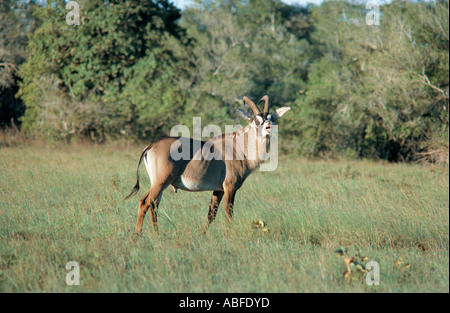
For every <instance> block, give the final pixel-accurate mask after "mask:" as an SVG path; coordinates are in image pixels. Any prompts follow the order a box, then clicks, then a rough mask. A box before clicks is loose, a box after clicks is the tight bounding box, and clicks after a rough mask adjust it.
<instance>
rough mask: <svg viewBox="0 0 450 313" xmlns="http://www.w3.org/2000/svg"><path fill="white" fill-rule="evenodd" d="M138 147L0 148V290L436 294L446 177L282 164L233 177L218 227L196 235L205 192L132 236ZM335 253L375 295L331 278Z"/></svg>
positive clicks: (441, 270) (336, 272)
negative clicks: (371, 281)
mask: <svg viewBox="0 0 450 313" xmlns="http://www.w3.org/2000/svg"><path fill="white" fill-rule="evenodd" d="M141 148H142V147H136V146H134V147H122V148H113V147H83V146H69V147H66V148H64V149H63V148H44V147H37V146H32V147H15V148H1V149H0V240H1V246H0V292H92V291H95V292H449V176H448V171H447V170H444V169H439V168H433V167H431V166H421V165H407V164H387V163H375V162H368V161H360V162H333V163H330V162H327V163H325V162H311V161H300V160H296V159H291V158H282V159H281V160H280V164H279V167H278V169H277V171H275V172H259V171H257V172H255V173H254V174H252V175H251V176H250V177H249V179H248V180H247V181H246V183H245V184H244V186H243V187H242V188H241V190H240V191H239V192H238V194H237V197H236V206H235V218H234V221H233V225H232V227H231V228H228V227H227V225H226V223H225V216H224V213H223V209H222V208H223V203H222V205H221V207H220V209H219V213H218V216H217V219H216V221H215V222H214V223H213V224H212V226H211V227H210V229H209V231H208V233H207V235H206V236H203V235H202V234H201V230H202V227H203V225H204V222H205V219H206V215H207V211H208V208H207V207H208V204H209V200H210V196H211V195H210V193H209V192H203V193H188V192H183V191H179V192H178V193H177V194H175V193H174V192H173V191H172V190H171V188H169V189H167V190H166V192H165V193H164V196H163V200H162V204H161V207H160V211H159V212H160V213H159V230H160V232H159V234H154V233H153V232H152V230H151V223H150V220H149V219H148V218H147V219H146V220H145V222H144V230H143V235H142V236H141V237H135V236H133V232H134V226H135V222H136V216H137V206H138V201H139V199H140V197H141V196H142V195H143V194H144V192H145V189H147V187H149V182H148V178H147V174H146V173H145V170H144V169H141V171H142V175H141V177H143V179H142V180H141V186H142V188H141V191H140V192H139V194H138V196H137V197H134V198H132V199H131V200H128V201H126V202H124V201H123V198H124V196H126V195H127V194H128V193H129V192H130V190H131V188H132V187H133V185H134V183H135V170H136V166H137V161H138V158H139V155H140V152H141ZM259 219H261V220H263V221H265V222H266V223H267V227H268V229H269V231H267V232H266V231H262V230H260V229H253V228H252V225H251V224H252V222H253V221H255V220H259ZM340 248H344V249H346V255H347V256H349V257H352V256H355V255H359V256H361V257H362V256H367V257H368V259H369V260H374V261H376V262H378V263H379V265H380V285H378V286H368V285H367V284H366V283H365V280H364V279H363V278H362V276H361V275H358V273H353V274H352V275H351V276H349V277H347V278H344V276H343V273H344V272H345V271H346V264H345V263H344V261H343V258H341V256H340V255H338V254H337V253H336V252H335V251H336V250H337V249H340ZM69 261H76V262H78V263H79V264H80V280H81V284H80V285H79V286H69V285H66V275H67V273H68V272H69V271H68V270H66V268H65V265H66V263H67V262H69ZM352 269H353V270H355V269H356V267H353V268H352ZM348 278H353V279H352V280H350V279H348Z"/></svg>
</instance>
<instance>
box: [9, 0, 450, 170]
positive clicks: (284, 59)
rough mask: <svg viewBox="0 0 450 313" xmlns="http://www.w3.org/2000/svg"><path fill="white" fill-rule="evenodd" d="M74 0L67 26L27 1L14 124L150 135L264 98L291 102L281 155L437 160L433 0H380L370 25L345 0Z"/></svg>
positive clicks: (441, 115)
mask: <svg viewBox="0 0 450 313" xmlns="http://www.w3.org/2000/svg"><path fill="white" fill-rule="evenodd" d="M79 2H80V3H81V16H82V20H81V25H79V26H68V25H67V24H66V23H65V15H66V14H67V12H68V11H67V10H66V9H65V2H64V1H62V0H53V1H48V5H47V6H46V7H36V6H35V7H33V8H34V9H33V10H34V16H35V18H36V19H40V20H42V21H43V23H42V25H41V26H40V27H39V28H37V29H36V30H35V31H33V32H32V33H31V35H30V43H29V46H28V53H29V56H28V58H27V60H26V62H25V64H23V65H22V66H21V67H20V76H21V78H22V79H23V81H22V83H21V89H20V93H19V96H20V100H21V101H23V102H24V103H25V105H26V113H25V116H24V117H23V127H22V130H23V131H24V132H26V133H29V134H34V135H38V136H43V137H45V138H49V139H52V140H53V139H65V140H67V141H70V140H72V139H73V138H74V137H77V138H89V139H91V140H94V141H105V140H107V139H115V138H120V137H125V138H127V139H133V140H136V139H145V140H154V139H156V138H158V137H160V136H163V135H168V133H169V130H170V127H172V126H173V125H175V124H179V123H182V124H186V125H191V121H192V117H193V116H201V117H202V118H203V123H204V124H209V123H215V124H218V125H224V124H230V123H236V122H241V121H239V120H238V119H237V117H236V115H235V114H234V111H235V110H236V109H237V108H238V107H240V106H243V104H242V100H241V99H242V97H243V96H244V95H247V96H250V97H251V98H253V99H254V100H259V98H260V97H261V96H262V95H264V94H268V95H270V97H271V100H272V104H273V106H274V107H275V108H276V107H278V106H283V105H290V106H292V108H293V110H292V112H290V113H289V114H287V115H286V117H284V118H283V121H282V127H280V130H281V135H282V137H283V145H282V150H283V152H287V153H296V154H299V155H303V156H308V157H316V156H319V157H335V156H339V155H345V156H347V157H351V158H355V157H356V158H375V159H387V160H390V161H402V160H404V161H412V160H419V159H420V160H424V161H427V162H428V161H431V162H438V163H442V164H448V146H449V144H448V142H449V138H448V131H449V127H448V99H449V98H448V92H449V90H448V85H449V77H448V66H449V61H448V60H449V54H448V48H449V39H448V22H449V21H448V16H449V8H448V1H446V0H440V1H435V2H428V1H427V2H425V1H393V2H390V3H389V4H385V5H383V6H381V7H380V14H381V18H380V25H378V26H377V25H368V24H367V23H366V15H367V13H368V10H367V9H366V8H365V6H362V5H359V4H355V2H354V1H353V2H352V1H325V2H324V3H323V4H322V5H321V6H310V7H300V6H295V5H294V6H292V5H288V4H285V3H284V2H282V1H281V0H248V1H247V0H246V1H244V0H217V1H209V0H196V2H195V3H194V4H193V5H192V6H191V7H188V8H186V9H185V10H184V11H183V12H180V11H179V10H178V9H176V8H175V7H174V6H173V5H172V4H171V3H170V2H169V1H168V0H152V1H138V0H134V1H125V0H114V1H112V0H110V1H100V0H96V1H79ZM8 14H11V12H10V13H8ZM17 55H18V56H20V53H18V54H17ZM19 63H20V62H19ZM437 160H439V161H437Z"/></svg>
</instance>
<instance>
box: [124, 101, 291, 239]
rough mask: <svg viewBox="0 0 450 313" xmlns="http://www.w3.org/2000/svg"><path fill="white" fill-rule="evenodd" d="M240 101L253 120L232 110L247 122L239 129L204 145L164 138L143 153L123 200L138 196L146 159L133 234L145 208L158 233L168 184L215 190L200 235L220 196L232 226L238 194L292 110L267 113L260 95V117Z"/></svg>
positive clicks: (247, 115) (207, 224)
mask: <svg viewBox="0 0 450 313" xmlns="http://www.w3.org/2000/svg"><path fill="white" fill-rule="evenodd" d="M243 100H244V102H245V103H247V104H248V105H249V106H250V107H251V109H252V111H253V113H254V117H252V116H251V115H250V114H249V113H247V112H246V111H243V110H239V109H238V110H236V112H237V113H238V114H239V115H240V116H241V117H243V118H244V119H245V120H246V121H247V123H248V125H247V126H246V127H244V128H242V129H239V130H237V131H235V132H232V133H228V134H225V135H220V136H215V137H212V138H211V139H209V140H208V141H198V140H195V139H192V138H185V137H166V138H163V139H161V140H159V141H156V142H155V143H153V144H151V145H149V146H147V147H146V148H145V149H144V151H143V152H142V154H141V157H140V159H139V163H138V167H137V181H136V185H135V186H134V188H133V190H132V191H131V193H130V194H129V195H128V196H127V197H126V198H125V199H128V198H129V197H131V196H133V195H134V194H136V193H137V192H138V190H139V167H140V166H141V162H142V160H144V163H145V167H146V169H147V172H148V175H149V177H150V182H151V188H150V190H149V191H148V192H147V194H146V195H145V196H144V197H143V198H142V199H141V201H140V202H139V212H138V218H137V223H136V233H137V234H139V233H140V232H141V231H142V224H143V222H144V217H145V214H146V213H147V211H148V210H149V209H150V216H151V219H152V226H153V229H154V230H157V209H158V205H159V204H160V202H161V196H162V193H163V191H164V190H165V189H166V188H167V187H168V186H169V185H172V186H173V188H174V190H175V191H176V190H177V189H181V190H186V191H206V190H212V191H213V195H212V199H211V204H210V206H209V212H208V216H207V220H206V225H205V227H204V230H203V232H206V230H207V229H208V227H209V225H210V224H211V222H212V221H213V220H214V219H215V217H216V213H217V209H218V207H219V204H220V201H221V200H222V198H223V196H224V195H225V213H226V217H227V222H231V218H232V216H233V205H234V197H235V194H236V191H237V190H238V189H239V188H241V186H242V184H243V183H244V181H245V179H246V178H247V177H248V175H250V173H252V171H253V170H255V169H256V168H257V167H258V166H259V165H260V164H261V163H262V162H263V161H264V158H265V156H266V153H267V151H268V149H269V145H270V138H271V132H272V126H273V123H274V122H275V121H277V120H278V119H279V118H280V117H281V116H283V114H284V113H286V112H287V111H289V110H290V109H291V108H290V107H282V108H279V109H278V110H276V111H275V112H274V113H273V114H272V115H270V114H269V97H268V96H264V97H263V98H262V99H261V100H260V102H259V103H261V102H264V111H263V113H261V111H260V110H259V108H258V106H257V105H255V103H254V102H253V101H252V100H251V99H250V98H248V97H244V98H243ZM259 103H258V104H259ZM205 148H206V149H205ZM183 149H185V151H186V150H187V152H188V153H187V154H185V156H186V157H184V158H181V159H180V158H174V157H173V156H174V155H176V154H177V153H178V152H180V151H182V150H183ZM205 151H206V152H205Z"/></svg>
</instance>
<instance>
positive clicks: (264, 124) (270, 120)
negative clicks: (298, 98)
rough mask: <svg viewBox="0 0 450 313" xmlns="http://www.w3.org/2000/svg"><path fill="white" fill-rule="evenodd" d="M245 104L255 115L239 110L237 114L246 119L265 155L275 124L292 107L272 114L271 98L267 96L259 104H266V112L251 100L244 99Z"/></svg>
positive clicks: (282, 108) (280, 109) (283, 108)
mask: <svg viewBox="0 0 450 313" xmlns="http://www.w3.org/2000/svg"><path fill="white" fill-rule="evenodd" d="M243 100H244V102H245V103H246V104H248V105H249V106H250V108H251V109H252V111H253V115H254V116H251V115H250V114H249V113H248V112H247V111H244V110H241V109H237V110H236V113H238V114H239V115H240V116H241V117H242V118H244V119H245V120H246V121H247V123H248V126H247V127H249V128H250V130H249V131H251V132H252V133H254V134H255V136H256V140H257V144H258V146H260V147H263V149H264V155H265V153H266V152H267V151H268V150H269V148H270V138H271V135H272V129H273V124H274V123H275V122H276V121H277V120H278V119H279V118H280V117H282V116H283V115H284V113H286V112H287V111H289V110H290V109H291V108H290V107H281V108H279V109H277V110H276V111H275V112H273V114H270V112H269V110H270V101H269V96H267V95H265V96H264V97H262V98H261V100H260V101H259V102H258V105H259V104H260V103H261V102H264V111H263V112H262V113H261V111H260V110H259V108H258V105H256V104H255V103H254V102H253V101H252V100H251V99H250V98H248V97H244V98H243Z"/></svg>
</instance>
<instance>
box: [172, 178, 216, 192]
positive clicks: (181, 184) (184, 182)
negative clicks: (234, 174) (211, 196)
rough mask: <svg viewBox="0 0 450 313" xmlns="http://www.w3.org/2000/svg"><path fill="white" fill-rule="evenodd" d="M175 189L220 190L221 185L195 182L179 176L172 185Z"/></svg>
mask: <svg viewBox="0 0 450 313" xmlns="http://www.w3.org/2000/svg"><path fill="white" fill-rule="evenodd" d="M172 185H174V186H175V187H177V188H179V189H182V190H187V191H204V190H221V189H222V184H218V183H213V182H209V181H201V180H195V179H192V178H189V177H183V176H181V177H180V178H178V179H177V180H176V181H175V182H173V183H172Z"/></svg>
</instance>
